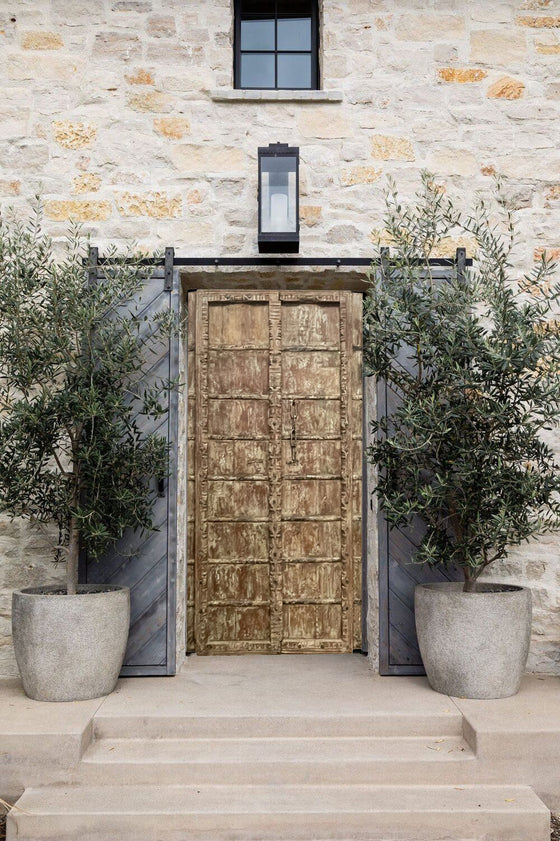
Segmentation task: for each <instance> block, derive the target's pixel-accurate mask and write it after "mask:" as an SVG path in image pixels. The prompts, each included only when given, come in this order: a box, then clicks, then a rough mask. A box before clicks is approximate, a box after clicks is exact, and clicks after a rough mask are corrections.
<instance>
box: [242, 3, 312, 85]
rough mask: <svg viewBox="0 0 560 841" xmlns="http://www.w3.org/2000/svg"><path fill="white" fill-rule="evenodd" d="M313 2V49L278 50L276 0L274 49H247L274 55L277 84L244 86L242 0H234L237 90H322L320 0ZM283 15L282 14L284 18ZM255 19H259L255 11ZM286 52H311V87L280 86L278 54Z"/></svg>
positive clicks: (248, 51) (275, 5)
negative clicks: (242, 70) (242, 67)
mask: <svg viewBox="0 0 560 841" xmlns="http://www.w3.org/2000/svg"><path fill="white" fill-rule="evenodd" d="M310 2H311V50H295V49H294V50H278V20H279V18H278V0H274V18H273V20H274V24H275V27H274V31H275V35H274V45H275V48H274V50H247V51H246V52H247V53H252V54H254V55H274V79H275V82H276V84H275V86H274V87H273V88H262V87H244V86H242V85H241V55H242V50H241V3H242V0H234V4H233V12H234V39H233V40H234V47H233V52H234V62H233V84H234V88H235V89H236V90H245V91H261V90H262V91H275V90H276V91H292V90H297V91H313V90H320V88H319V84H320V77H319V0H310ZM282 18H283V16H280V20H282ZM255 20H259V18H258V16H257V14H256V13H255ZM286 53H289V54H291V53H299V54H301V55H309V53H311V85H310V86H309V87H304V88H301V87H298V88H295V87H293V86H290V87H288V88H285V87H278V55H279V54H280V55H282V54H286Z"/></svg>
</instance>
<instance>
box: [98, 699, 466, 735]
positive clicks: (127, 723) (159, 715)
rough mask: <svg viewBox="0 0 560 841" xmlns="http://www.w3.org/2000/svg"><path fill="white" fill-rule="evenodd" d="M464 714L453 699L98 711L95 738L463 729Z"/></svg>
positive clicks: (445, 731) (453, 732) (416, 732)
mask: <svg viewBox="0 0 560 841" xmlns="http://www.w3.org/2000/svg"><path fill="white" fill-rule="evenodd" d="M462 730H463V718H462V716H461V714H460V713H459V711H458V710H457V709H456V708H455V707H453V706H452V705H451V706H450V707H449V708H446V709H445V711H435V712H428V711H419V712H418V713H413V712H412V711H401V710H399V711H396V712H392V713H391V712H389V711H387V710H384V711H379V712H378V713H373V714H372V713H365V712H364V713H356V712H353V713H349V714H345V713H340V714H336V715H332V714H321V713H318V714H303V715H301V714H297V712H294V713H293V714H275V713H274V714H266V715H265V714H263V715H254V714H247V715H242V714H239V713H238V714H231V715H214V716H213V715H196V714H193V713H192V712H191V713H189V712H188V711H187V710H185V712H184V713H181V712H179V711H177V709H174V710H173V712H171V713H166V712H164V711H161V712H159V711H153V712H149V713H145V714H144V715H142V716H136V715H134V714H133V713H130V714H128V715H127V714H126V712H123V714H118V715H103V714H102V713H100V714H97V715H96V716H95V721H94V731H95V736H96V738H100V739H101V738H138V736H143V737H146V738H150V737H151V738H158V739H159V738H192V737H194V738H196V737H199V738H228V737H229V738H235V737H241V736H252V737H259V738H270V737H290V736H291V737H306V736H318V737H326V736H329V735H330V734H331V733H337V734H339V735H340V736H393V737H397V736H400V735H401V734H402V733H403V732H404V733H407V734H409V735H410V736H424V737H426V736H431V735H432V734H433V733H438V734H441V735H442V736H443V735H454V736H460V735H462Z"/></svg>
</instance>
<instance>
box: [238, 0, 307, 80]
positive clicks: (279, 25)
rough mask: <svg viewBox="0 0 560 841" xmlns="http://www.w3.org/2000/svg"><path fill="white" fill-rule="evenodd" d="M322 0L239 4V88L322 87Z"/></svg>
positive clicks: (243, 0) (263, 0)
mask: <svg viewBox="0 0 560 841" xmlns="http://www.w3.org/2000/svg"><path fill="white" fill-rule="evenodd" d="M318 40H319V39H318V15H317V0H260V1H259V0H236V2H235V87H236V88H252V89H257V90H258V89H262V88H266V89H270V88H273V89H277V90H313V89H317V88H318V87H319V66H318V64H319V62H318Z"/></svg>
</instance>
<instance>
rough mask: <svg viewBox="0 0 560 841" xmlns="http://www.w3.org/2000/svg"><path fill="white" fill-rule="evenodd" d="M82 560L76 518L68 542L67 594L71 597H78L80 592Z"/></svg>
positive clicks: (71, 524) (73, 518)
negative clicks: (78, 591)
mask: <svg viewBox="0 0 560 841" xmlns="http://www.w3.org/2000/svg"><path fill="white" fill-rule="evenodd" d="M79 560H80V530H79V528H78V520H77V519H76V517H72V518H71V519H70V535H69V540H68V559H67V561H66V592H67V593H68V595H69V596H74V595H76V592H77V590H78V563H79Z"/></svg>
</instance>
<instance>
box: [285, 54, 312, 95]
mask: <svg viewBox="0 0 560 841" xmlns="http://www.w3.org/2000/svg"><path fill="white" fill-rule="evenodd" d="M278 87H279V88H310V87H311V56H310V55H301V54H300V55H297V54H294V53H279V54H278Z"/></svg>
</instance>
